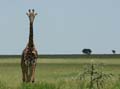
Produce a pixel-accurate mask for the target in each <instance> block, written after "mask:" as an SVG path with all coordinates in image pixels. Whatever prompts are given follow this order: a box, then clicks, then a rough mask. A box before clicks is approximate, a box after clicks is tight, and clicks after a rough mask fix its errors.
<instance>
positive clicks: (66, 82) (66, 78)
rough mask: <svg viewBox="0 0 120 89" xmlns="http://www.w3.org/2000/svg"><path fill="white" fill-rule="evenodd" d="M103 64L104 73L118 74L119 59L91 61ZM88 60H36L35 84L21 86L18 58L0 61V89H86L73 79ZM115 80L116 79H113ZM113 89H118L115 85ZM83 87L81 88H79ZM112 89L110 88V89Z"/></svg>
mask: <svg viewBox="0 0 120 89" xmlns="http://www.w3.org/2000/svg"><path fill="white" fill-rule="evenodd" d="M93 60H95V62H96V63H104V64H105V67H104V72H106V73H114V75H116V76H117V75H118V74H120V71H119V69H120V59H93ZM90 61H91V60H90V59H72V58H71V59H38V61H37V67H36V83H35V84H22V78H21V68H20V58H7V59H5V58H1V59H0V89H87V88H85V87H84V86H83V85H85V83H83V84H82V85H81V86H79V85H80V84H79V83H76V81H75V80H74V78H75V77H76V76H77V75H78V74H79V73H81V72H82V71H83V66H84V65H85V64H89V63H90ZM115 78H116V77H115ZM114 85H115V86H112V87H114V88H113V89H120V83H115V84H114ZM80 87H83V88H80ZM109 89H110V88H109ZM111 89H112V88H111Z"/></svg>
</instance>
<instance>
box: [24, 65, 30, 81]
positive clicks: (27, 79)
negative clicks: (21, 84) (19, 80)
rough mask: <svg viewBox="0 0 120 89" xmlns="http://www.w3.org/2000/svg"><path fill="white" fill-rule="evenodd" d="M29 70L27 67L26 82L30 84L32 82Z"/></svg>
mask: <svg viewBox="0 0 120 89" xmlns="http://www.w3.org/2000/svg"><path fill="white" fill-rule="evenodd" d="M28 69H29V68H28V67H26V71H25V75H26V82H30V80H29V70H28Z"/></svg>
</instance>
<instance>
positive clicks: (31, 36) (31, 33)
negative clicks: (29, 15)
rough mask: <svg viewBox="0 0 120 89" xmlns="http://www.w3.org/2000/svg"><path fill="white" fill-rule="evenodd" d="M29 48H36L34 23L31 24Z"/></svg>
mask: <svg viewBox="0 0 120 89" xmlns="http://www.w3.org/2000/svg"><path fill="white" fill-rule="evenodd" d="M28 46H29V47H34V42H33V23H31V22H30V32H29V42H28Z"/></svg>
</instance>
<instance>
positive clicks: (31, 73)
mask: <svg viewBox="0 0 120 89" xmlns="http://www.w3.org/2000/svg"><path fill="white" fill-rule="evenodd" d="M29 71H30V75H29V78H30V82H32V83H34V81H35V67H34V65H32V66H31V67H30V69H29Z"/></svg>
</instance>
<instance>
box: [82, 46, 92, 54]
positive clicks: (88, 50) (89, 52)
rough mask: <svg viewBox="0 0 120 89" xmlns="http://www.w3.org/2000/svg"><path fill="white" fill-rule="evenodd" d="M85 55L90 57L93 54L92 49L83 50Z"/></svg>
mask: <svg viewBox="0 0 120 89" xmlns="http://www.w3.org/2000/svg"><path fill="white" fill-rule="evenodd" d="M82 52H83V54H87V55H90V54H91V53H92V50H91V49H86V48H85V49H83V50H82Z"/></svg>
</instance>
